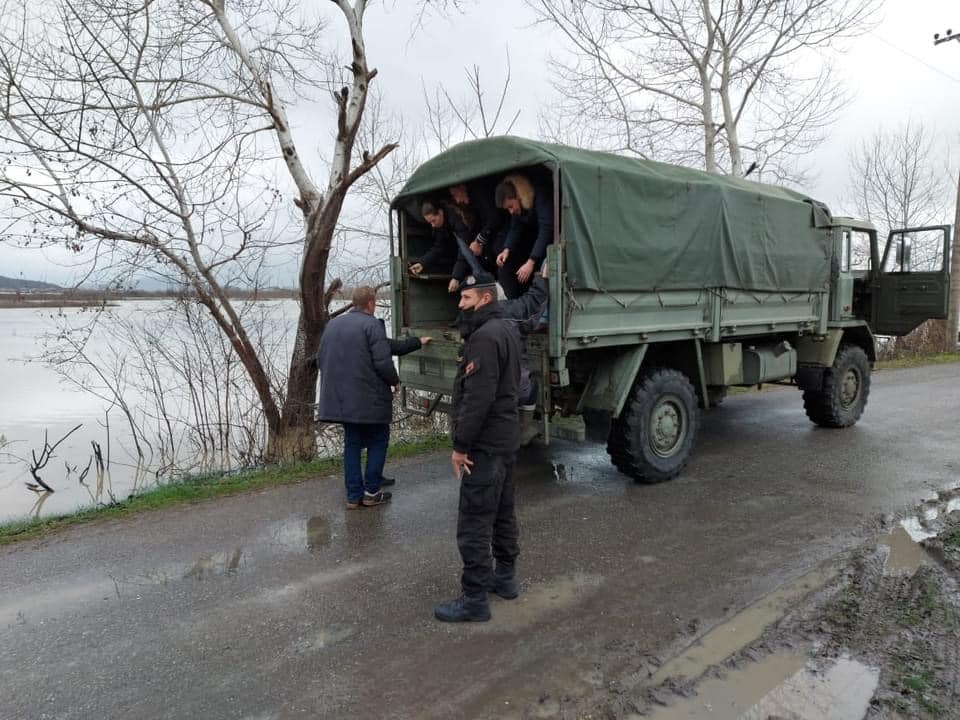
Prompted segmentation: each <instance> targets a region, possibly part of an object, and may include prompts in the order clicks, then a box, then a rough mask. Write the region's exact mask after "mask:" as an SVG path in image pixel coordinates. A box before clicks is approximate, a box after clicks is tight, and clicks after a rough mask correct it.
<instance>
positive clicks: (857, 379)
mask: <svg viewBox="0 0 960 720" xmlns="http://www.w3.org/2000/svg"><path fill="white" fill-rule="evenodd" d="M869 394H870V361H869V360H868V359H867V354H866V353H865V352H864V351H863V348H861V347H860V346H859V345H849V344H847V345H841V346H840V349H839V350H838V351H837V357H836V358H835V359H834V361H833V367H830V368H828V369H827V370H825V371H824V373H823V381H822V384H821V386H820V389H819V390H804V391H803V409H804V410H805V411H806V413H807V417H808V418H810V419H811V420H812V421H813V422H814V423H816V424H817V425H819V426H820V427H828V428H843V427H850V426H851V425H853V424H854V423H855V422H856V421H857V420H859V419H860V416H861V415H862V414H863V409H864V408H865V407H866V406H867V396H868V395H869Z"/></svg>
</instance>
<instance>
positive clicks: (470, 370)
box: [463, 360, 479, 377]
mask: <svg viewBox="0 0 960 720" xmlns="http://www.w3.org/2000/svg"><path fill="white" fill-rule="evenodd" d="M478 368H479V366H478V365H477V363H475V362H474V361H472V360H471V361H470V362H469V363H467V366H466V367H465V368H464V369H463V374H464V375H465V376H467V377H470V376H471V375H473V374H474V373H475V372H476V371H477V369H478Z"/></svg>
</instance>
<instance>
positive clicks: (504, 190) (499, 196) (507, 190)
mask: <svg viewBox="0 0 960 720" xmlns="http://www.w3.org/2000/svg"><path fill="white" fill-rule="evenodd" d="M493 196H494V200H495V202H496V204H497V207H498V208H502V207H503V201H504V200H508V199H509V198H515V197H516V196H517V188H516V187H514V184H513V183H512V182H510V181H509V180H504V181H503V182H502V183H500V184H499V185H497V189H496V190H494V191H493Z"/></svg>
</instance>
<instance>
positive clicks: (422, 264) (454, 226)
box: [410, 200, 469, 292]
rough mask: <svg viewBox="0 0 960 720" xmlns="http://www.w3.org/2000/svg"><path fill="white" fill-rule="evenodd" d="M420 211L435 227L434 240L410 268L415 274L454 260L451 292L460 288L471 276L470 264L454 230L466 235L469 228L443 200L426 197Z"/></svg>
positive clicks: (449, 285)
mask: <svg viewBox="0 0 960 720" xmlns="http://www.w3.org/2000/svg"><path fill="white" fill-rule="evenodd" d="M420 212H421V214H422V215H423V219H424V220H426V221H427V223H428V224H429V225H430V227H431V228H433V244H432V245H431V246H430V249H429V250H427V252H425V253H424V254H423V255H421V256H420V257H419V258H417V259H416V260H414V262H413V264H411V265H410V272H411V273H412V274H413V275H420V274H421V273H422V272H423V271H424V269H425V268H429V267H435V266H437V265H440V264H441V263H450V262H453V270H451V271H450V275H451V277H450V282H449V283H448V284H447V292H456V291H457V290H458V289H459V288H460V283H462V282H463V279H464V278H465V277H466V276H467V273H468V272H469V267H468V266H467V263H466V261H465V260H464V259H463V258H462V257H461V255H460V251H459V249H458V248H457V242H456V239H455V238H454V233H458V234H460V235H461V236H465V235H466V232H467V229H466V228H465V227H464V226H463V225H461V224H460V221H459V218H458V217H457V214H456V213H454V212H452V211H448V210H447V209H446V208H445V207H444V206H443V205H441V204H440V203H439V202H434V201H433V200H425V201H424V202H423V204H422V205H421V206H420Z"/></svg>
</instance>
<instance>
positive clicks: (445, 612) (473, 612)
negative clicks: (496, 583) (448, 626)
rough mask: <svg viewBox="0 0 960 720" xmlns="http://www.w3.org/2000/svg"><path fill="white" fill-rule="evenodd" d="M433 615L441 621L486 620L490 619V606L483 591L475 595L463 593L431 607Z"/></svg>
mask: <svg viewBox="0 0 960 720" xmlns="http://www.w3.org/2000/svg"><path fill="white" fill-rule="evenodd" d="M433 616H434V617H435V618H437V620H443V622H486V621H487V620H489V619H490V606H489V605H488V604H487V594H486V593H485V592H480V593H477V594H476V595H467V594H466V593H464V594H463V595H461V596H460V597H458V598H454V599H453V600H447V601H446V602H442V603H440V604H439V605H437V606H436V607H435V608H434V609H433Z"/></svg>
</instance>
